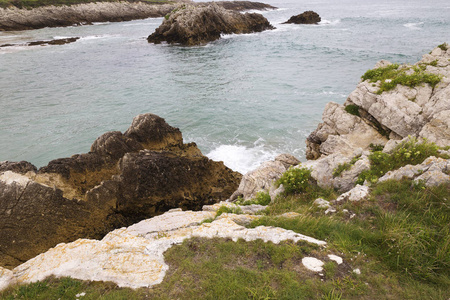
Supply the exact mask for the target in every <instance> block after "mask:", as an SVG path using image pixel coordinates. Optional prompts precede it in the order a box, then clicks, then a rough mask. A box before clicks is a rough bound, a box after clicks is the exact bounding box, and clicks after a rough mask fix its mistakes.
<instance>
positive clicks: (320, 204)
mask: <svg viewBox="0 0 450 300" xmlns="http://www.w3.org/2000/svg"><path fill="white" fill-rule="evenodd" d="M313 204H315V205H317V207H318V208H329V207H330V202H329V201H327V200H324V199H322V198H317V199H316V200H314V202H313Z"/></svg>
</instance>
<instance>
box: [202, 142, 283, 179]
mask: <svg viewBox="0 0 450 300" xmlns="http://www.w3.org/2000/svg"><path fill="white" fill-rule="evenodd" d="M255 144H256V143H255ZM276 155H277V153H275V152H274V151H270V150H267V149H265V148H264V146H263V145H258V144H257V145H255V146H254V147H251V148H247V147H245V146H241V145H220V146H219V147H217V148H216V149H214V150H212V151H211V152H209V153H208V154H206V156H207V157H209V158H210V159H212V160H215V161H223V163H224V164H225V165H226V166H227V167H229V168H230V169H232V170H234V171H237V172H239V173H242V174H245V173H247V172H248V171H252V170H254V169H256V168H257V167H259V166H260V165H261V163H263V162H265V161H268V160H272V159H274V158H275V156H276Z"/></svg>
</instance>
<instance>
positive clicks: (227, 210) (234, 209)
mask: <svg viewBox="0 0 450 300" xmlns="http://www.w3.org/2000/svg"><path fill="white" fill-rule="evenodd" d="M223 213H227V214H242V210H241V208H240V207H232V208H230V207H226V206H221V207H220V208H219V209H218V210H217V212H216V216H215V217H216V218H217V217H218V216H220V215H221V214H223Z"/></svg>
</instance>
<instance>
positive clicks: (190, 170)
mask: <svg viewBox="0 0 450 300" xmlns="http://www.w3.org/2000/svg"><path fill="white" fill-rule="evenodd" d="M0 170H2V171H0V266H6V267H9V268H10V267H14V266H17V265H18V264H20V263H21V262H24V261H26V260H28V259H30V258H32V257H34V256H36V255H37V254H39V253H42V252H44V251H46V250H47V249H49V248H50V247H54V246H55V245H56V244H58V243H61V242H65V243H66V242H71V241H73V240H76V239H78V238H97V239H98V238H101V237H103V236H104V235H105V234H106V233H107V232H109V231H111V230H113V229H115V228H119V227H123V226H128V225H130V224H132V223H134V222H137V221H140V220H142V219H145V218H149V217H152V216H155V215H158V214H161V213H163V212H165V211H167V210H169V209H171V208H175V207H182V208H184V209H201V207H202V206H203V205H204V204H211V203H215V202H218V201H221V200H225V199H227V198H229V197H230V195H231V194H232V193H233V191H234V190H236V188H237V187H238V184H239V181H240V179H241V175H240V174H239V173H236V172H233V171H232V170H230V169H228V168H227V167H225V166H224V165H223V163H222V162H214V161H212V160H210V159H208V158H206V157H205V156H203V155H202V153H201V152H200V150H199V149H198V148H197V146H196V145H195V144H194V143H190V144H184V143H183V137H182V134H181V132H180V130H179V129H178V128H175V127H172V126H170V125H168V124H167V123H166V122H165V121H164V119H162V118H160V117H158V116H156V115H153V114H143V115H139V116H137V117H136V118H134V120H133V123H132V125H131V126H130V128H129V129H128V130H127V131H126V132H125V133H124V134H122V133H121V132H118V131H114V132H108V133H105V134H103V135H102V136H100V137H99V138H98V139H96V140H95V142H94V143H93V144H92V146H91V151H90V152H89V153H85V154H79V155H74V156H72V157H70V158H62V159H57V160H53V161H51V162H49V164H48V165H47V166H45V167H42V168H41V169H39V170H38V171H37V172H35V168H34V166H32V165H31V164H27V163H26V162H21V163H10V162H3V163H2V164H0ZM16 172H20V173H22V174H19V173H16Z"/></svg>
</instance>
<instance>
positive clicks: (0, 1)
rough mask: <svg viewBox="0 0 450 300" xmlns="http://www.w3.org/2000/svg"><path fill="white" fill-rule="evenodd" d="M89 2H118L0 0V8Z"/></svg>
mask: <svg viewBox="0 0 450 300" xmlns="http://www.w3.org/2000/svg"><path fill="white" fill-rule="evenodd" d="M125 1H128V2H138V1H136V0H125ZM139 1H140V2H147V3H154V4H163V3H168V2H170V1H168V0H139ZM91 2H119V0H101V1H96V0H0V7H2V8H6V7H18V8H35V7H41V6H46V5H74V4H81V3H91Z"/></svg>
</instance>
